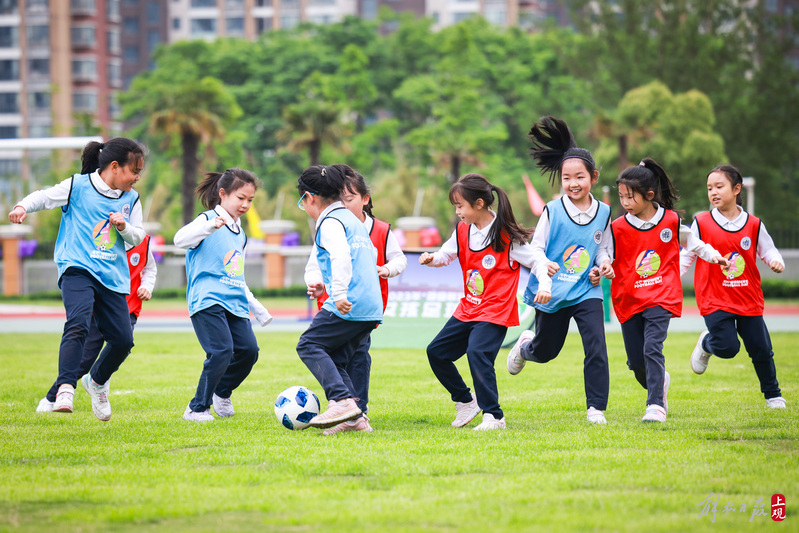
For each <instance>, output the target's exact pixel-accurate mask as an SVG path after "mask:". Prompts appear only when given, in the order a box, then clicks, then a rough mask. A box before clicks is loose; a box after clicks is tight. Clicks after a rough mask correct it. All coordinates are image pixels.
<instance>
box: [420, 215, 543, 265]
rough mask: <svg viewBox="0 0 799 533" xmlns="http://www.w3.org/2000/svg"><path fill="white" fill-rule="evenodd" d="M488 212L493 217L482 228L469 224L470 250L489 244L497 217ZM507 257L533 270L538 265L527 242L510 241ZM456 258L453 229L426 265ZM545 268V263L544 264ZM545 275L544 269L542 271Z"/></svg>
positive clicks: (456, 245)
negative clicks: (489, 237)
mask: <svg viewBox="0 0 799 533" xmlns="http://www.w3.org/2000/svg"><path fill="white" fill-rule="evenodd" d="M489 213H491V214H492V215H494V218H493V219H492V220H491V222H489V223H488V224H486V225H485V226H484V227H483V228H482V229H478V228H477V226H475V225H474V224H470V225H469V248H470V249H471V250H482V249H483V248H485V247H486V246H488V245H489V244H491V243H490V242H489V241H488V235H489V233H490V231H491V227H492V226H493V225H494V222H495V221H496V219H497V216H496V213H494V212H493V211H491V210H489ZM509 257H510V258H511V259H512V260H514V261H516V262H517V263H519V264H522V265H524V266H526V267H527V268H529V269H530V270H533V269H534V268H536V266H540V265H538V264H537V263H536V261H535V257H534V254H533V249H532V247H531V246H530V244H529V243H527V244H518V243H512V244H511V245H510V255H509ZM457 258H458V230H457V229H455V230H454V231H453V232H452V235H451V236H450V238H449V239H447V241H446V242H445V243H444V244H442V245H441V248H439V250H438V251H437V252H435V253H434V254H433V260H432V261H430V262H429V263H427V266H431V267H443V266H447V265H449V264H450V263H452V262H453V261H454V260H455V259H457ZM544 268H545V269H546V265H544ZM544 272H545V275H546V270H545V271H544Z"/></svg>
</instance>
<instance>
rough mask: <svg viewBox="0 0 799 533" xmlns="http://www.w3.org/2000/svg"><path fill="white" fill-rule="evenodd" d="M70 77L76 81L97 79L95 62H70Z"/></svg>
mask: <svg viewBox="0 0 799 533" xmlns="http://www.w3.org/2000/svg"><path fill="white" fill-rule="evenodd" d="M72 77H73V78H75V79H76V80H87V81H94V80H96V79H97V61H95V60H94V59H75V60H73V61H72Z"/></svg>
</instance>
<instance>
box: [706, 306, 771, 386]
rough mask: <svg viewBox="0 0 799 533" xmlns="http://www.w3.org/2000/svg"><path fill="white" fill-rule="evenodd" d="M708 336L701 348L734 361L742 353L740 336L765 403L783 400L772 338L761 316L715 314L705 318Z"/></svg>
mask: <svg viewBox="0 0 799 533" xmlns="http://www.w3.org/2000/svg"><path fill="white" fill-rule="evenodd" d="M704 319H705V325H706V326H707V330H708V331H709V332H710V334H709V335H706V336H705V339H704V341H703V342H702V344H703V346H702V348H703V349H704V350H705V351H706V352H707V353H712V354H713V355H715V356H716V357H721V358H722V359H732V358H733V357H735V356H736V355H738V352H739V351H740V350H741V342H740V341H739V340H738V335H740V336H741V339H743V341H744V347H745V348H746V353H748V354H749V357H750V358H751V359H752V366H754V367H755V374H757V379H758V380H760V392H762V393H763V396H765V397H766V399H769V398H776V397H778V396H781V395H782V394H781V392H780V384H779V383H778V382H777V369H776V367H775V366H774V352H773V351H772V349H771V336H770V335H769V333H768V328H766V322H765V321H764V320H763V317H762V316H741V315H735V314H733V313H728V312H727V311H715V312H713V313H710V314H709V315H706V316H705V317H704Z"/></svg>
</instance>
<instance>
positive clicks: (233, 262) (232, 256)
mask: <svg viewBox="0 0 799 533" xmlns="http://www.w3.org/2000/svg"><path fill="white" fill-rule="evenodd" d="M225 272H226V273H227V275H228V276H230V277H231V278H235V277H236V276H241V275H242V274H244V257H243V256H242V255H241V252H239V251H238V250H231V251H229V252H228V253H226V254H225Z"/></svg>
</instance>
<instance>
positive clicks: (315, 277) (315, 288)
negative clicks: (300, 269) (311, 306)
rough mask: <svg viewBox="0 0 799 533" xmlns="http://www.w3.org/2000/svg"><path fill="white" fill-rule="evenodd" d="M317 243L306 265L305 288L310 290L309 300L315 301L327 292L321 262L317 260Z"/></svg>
mask: <svg viewBox="0 0 799 533" xmlns="http://www.w3.org/2000/svg"><path fill="white" fill-rule="evenodd" d="M316 253H317V248H316V243H314V245H313V248H312V249H311V255H310V256H309V257H308V262H307V263H306V264H305V276H304V279H305V286H306V287H307V288H308V291H307V292H308V298H310V299H311V300H315V299H317V298H319V297H320V296H322V294H323V293H324V292H325V281H324V278H323V277H322V270H321V269H320V268H319V262H318V261H317V260H316Z"/></svg>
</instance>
